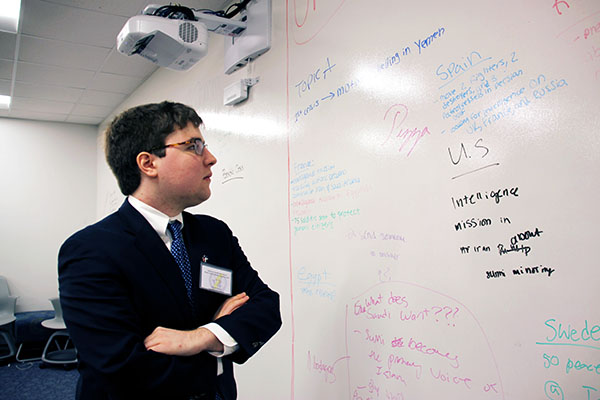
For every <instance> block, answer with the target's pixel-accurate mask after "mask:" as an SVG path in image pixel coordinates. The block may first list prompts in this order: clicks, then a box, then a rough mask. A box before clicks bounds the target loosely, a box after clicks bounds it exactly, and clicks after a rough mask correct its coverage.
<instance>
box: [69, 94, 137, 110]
mask: <svg viewBox="0 0 600 400" xmlns="http://www.w3.org/2000/svg"><path fill="white" fill-rule="evenodd" d="M126 98H127V95H126V94H123V93H112V92H101V91H99V90H91V89H88V90H86V91H85V92H84V93H83V95H82V96H81V99H79V103H81V104H91V105H96V106H105V107H111V108H112V109H114V108H116V107H117V106H118V105H119V104H121V103H122V102H123V101H124V100H125V99H126Z"/></svg>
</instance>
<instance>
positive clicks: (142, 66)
mask: <svg viewBox="0 0 600 400" xmlns="http://www.w3.org/2000/svg"><path fill="white" fill-rule="evenodd" d="M157 69H158V66H157V65H156V64H153V63H151V62H150V61H148V60H146V59H145V58H143V57H140V56H137V55H136V56H126V55H125V54H121V53H119V52H118V51H116V50H115V49H113V50H111V52H110V55H109V56H108V59H107V60H106V63H105V64H104V66H103V67H102V72H108V73H112V74H119V75H129V76H138V77H142V78H146V77H148V76H150V75H152V73H153V72H154V71H156V70H157Z"/></svg>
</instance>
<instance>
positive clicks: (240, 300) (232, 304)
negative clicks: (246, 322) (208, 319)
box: [213, 292, 250, 321]
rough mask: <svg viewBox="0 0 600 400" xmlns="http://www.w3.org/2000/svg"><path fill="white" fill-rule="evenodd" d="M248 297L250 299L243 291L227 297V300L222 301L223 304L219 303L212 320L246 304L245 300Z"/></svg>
mask: <svg viewBox="0 0 600 400" xmlns="http://www.w3.org/2000/svg"><path fill="white" fill-rule="evenodd" d="M249 299H250V297H248V295H247V294H246V293H244V292H242V293H240V294H236V295H235V296H233V297H230V298H228V299H227V300H225V301H224V302H223V304H221V307H219V309H218V310H217V312H216V313H215V316H214V318H213V321H216V320H217V319H219V318H221V317H223V316H225V315H229V314H231V313H232V312H234V311H235V310H237V309H238V308H240V307H241V306H243V305H244V304H246V302H247V301H248V300H249Z"/></svg>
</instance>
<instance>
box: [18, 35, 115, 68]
mask: <svg viewBox="0 0 600 400" xmlns="http://www.w3.org/2000/svg"><path fill="white" fill-rule="evenodd" d="M109 52H110V49H107V48H105V47H97V46H88V45H84V44H77V43H70V42H63V41H59V40H52V39H41V38H37V37H33V36H27V35H22V36H21V48H20V51H19V60H20V61H28V62H33V63H38V64H49V65H57V66H62V67H69V68H81V69H88V70H92V71H95V70H96V69H98V66H100V65H102V63H103V62H104V60H105V59H106V56H107V55H108V53H109Z"/></svg>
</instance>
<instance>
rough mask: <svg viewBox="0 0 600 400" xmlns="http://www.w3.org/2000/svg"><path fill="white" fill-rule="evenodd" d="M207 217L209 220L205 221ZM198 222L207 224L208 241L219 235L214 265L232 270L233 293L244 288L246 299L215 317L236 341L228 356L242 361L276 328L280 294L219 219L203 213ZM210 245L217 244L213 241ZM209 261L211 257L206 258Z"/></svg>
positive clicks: (277, 326)
mask: <svg viewBox="0 0 600 400" xmlns="http://www.w3.org/2000/svg"><path fill="white" fill-rule="evenodd" d="M206 219H208V220H210V221H211V222H210V223H207V222H208V221H207V220H206ZM200 224H201V225H203V227H204V229H206V226H207V225H208V226H210V234H209V236H210V238H211V239H209V240H208V241H209V242H210V241H211V240H215V239H217V238H219V239H218V240H219V242H220V243H219V244H220V248H221V249H223V252H222V253H221V254H220V255H218V256H217V261H216V265H217V266H220V267H225V268H228V269H231V270H232V271H233V285H232V286H233V287H232V292H233V294H234V295H235V294H238V293H241V292H245V293H246V294H247V295H248V296H249V298H250V299H249V300H248V302H247V303H246V304H244V305H243V306H242V307H240V308H238V309H237V310H236V311H234V312H233V313H231V314H230V315H227V316H224V317H221V318H219V319H218V320H216V321H215V322H216V323H217V324H219V325H220V326H221V327H222V328H223V329H225V330H226V331H227V333H229V335H231V336H232V337H233V338H234V339H235V340H236V341H237V343H238V345H239V346H240V348H239V349H238V351H236V352H234V353H233V354H231V355H229V356H227V358H229V359H230V360H232V361H234V362H236V363H240V364H241V363H244V362H245V361H247V360H248V358H250V357H251V356H252V355H254V354H255V353H256V352H257V351H258V350H260V348H261V347H262V346H263V345H264V344H265V343H266V342H267V341H268V340H269V339H270V338H271V337H272V336H273V335H274V334H275V333H276V332H277V331H278V330H279V328H280V327H281V315H280V310H279V295H278V294H277V293H276V292H275V291H273V290H271V289H270V288H269V287H268V286H267V285H266V284H265V283H264V282H263V281H262V280H261V279H260V277H259V275H258V273H257V271H256V270H254V269H253V268H252V267H251V265H250V263H249V262H248V259H247V258H246V256H245V254H244V252H243V251H242V249H241V247H240V245H239V242H238V240H237V238H236V237H235V236H233V234H232V232H231V230H230V229H229V227H227V225H226V224H225V223H223V222H222V221H219V220H216V219H214V218H211V217H205V216H202V217H201V219H200ZM212 247H218V245H217V244H216V243H215V244H214V245H213V246H212ZM209 262H210V259H209Z"/></svg>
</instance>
